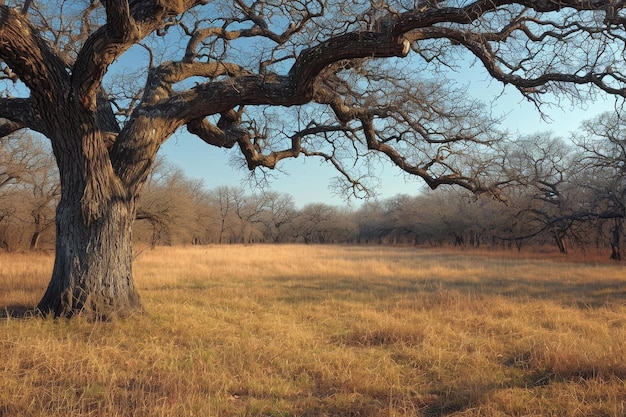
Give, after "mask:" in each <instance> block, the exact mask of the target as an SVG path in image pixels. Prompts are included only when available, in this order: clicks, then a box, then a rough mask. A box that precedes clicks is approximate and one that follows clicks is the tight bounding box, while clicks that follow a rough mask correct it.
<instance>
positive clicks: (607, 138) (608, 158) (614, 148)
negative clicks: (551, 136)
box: [574, 111, 626, 260]
mask: <svg viewBox="0 0 626 417" xmlns="http://www.w3.org/2000/svg"><path fill="white" fill-rule="evenodd" d="M574 140H575V142H576V144H577V146H578V147H579V148H580V149H582V151H583V156H582V160H581V163H580V165H579V166H580V168H581V169H580V172H579V174H578V175H577V178H576V184H577V186H578V187H580V188H581V189H582V190H583V192H585V191H586V200H587V201H588V204H586V205H585V207H584V210H583V209H582V208H581V210H579V212H578V213H577V217H578V218H580V219H591V220H594V219H596V220H600V221H601V222H602V223H603V224H608V225H610V226H609V228H610V231H609V241H610V247H611V259H615V260H621V259H622V258H623V247H622V236H623V235H624V221H625V219H626V114H625V113H624V112H622V111H617V112H612V113H605V114H602V115H600V116H598V117H596V118H594V119H591V120H588V121H586V122H584V123H583V124H582V129H581V131H580V132H579V133H578V134H576V135H575V138H574Z"/></svg>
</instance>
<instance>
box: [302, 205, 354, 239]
mask: <svg viewBox="0 0 626 417" xmlns="http://www.w3.org/2000/svg"><path fill="white" fill-rule="evenodd" d="M294 223H295V230H296V234H297V236H298V237H300V238H301V239H302V240H303V241H304V243H338V242H346V241H348V240H350V239H352V238H353V237H354V236H355V235H356V232H357V227H356V224H355V223H354V221H353V218H352V216H350V213H346V212H341V211H340V210H339V209H338V208H337V207H335V206H330V205H328V204H323V203H314V204H309V205H307V206H305V207H304V208H302V210H300V211H299V212H298V215H297V217H296V218H295V220H294Z"/></svg>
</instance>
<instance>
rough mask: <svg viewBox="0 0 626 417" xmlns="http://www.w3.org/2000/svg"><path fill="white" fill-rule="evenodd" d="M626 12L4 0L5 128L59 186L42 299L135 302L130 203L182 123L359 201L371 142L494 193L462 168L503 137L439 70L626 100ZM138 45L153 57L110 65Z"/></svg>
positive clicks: (453, 2) (520, 2)
mask: <svg viewBox="0 0 626 417" xmlns="http://www.w3.org/2000/svg"><path fill="white" fill-rule="evenodd" d="M624 5H625V3H624V2H615V1H610V0H590V1H579V0H563V1H558V2H555V1H546V0H513V1H504V2H503V1H493V0H474V1H469V2H465V1H457V0H442V1H402V0H390V1H378V0H376V1H374V0H372V1H365V2H345V1H335V0H316V1H308V2H303V1H281V0H279V1H271V2H270V1H266V0H260V1H248V0H216V1H212V2H209V1H206V0H177V1H169V2H168V1H163V0H130V1H129V0H103V1H102V2H99V1H97V0H95V1H92V0H90V1H87V0H72V1H68V0H52V1H46V2H37V1H34V2H30V1H29V2H28V7H25V5H24V3H23V2H21V1H11V0H6V1H4V2H3V4H1V5H0V78H1V80H0V81H2V83H3V84H4V85H3V87H4V88H2V89H1V90H0V91H2V93H0V94H1V96H0V136H5V135H7V134H9V133H11V132H14V131H17V130H20V129H24V128H28V129H31V130H34V131H37V132H40V133H41V134H43V135H44V136H46V137H47V138H48V139H49V140H50V143H51V145H52V151H53V153H54V156H55V158H56V160H57V165H58V168H59V176H60V182H61V198H60V202H59V205H58V208H57V214H56V225H57V229H56V238H57V243H56V251H55V264H54V269H53V271H52V278H51V281H50V284H49V286H48V288H47V290H46V292H45V294H44V296H43V298H42V300H41V301H40V303H39V305H38V308H39V310H40V311H41V312H43V313H52V314H54V315H55V316H72V315H74V314H77V313H83V314H85V315H87V316H88V317H92V318H95V319H98V318H101V319H102V318H108V317H112V316H115V315H123V314H126V313H128V312H129V311H132V310H134V309H137V308H140V300H139V295H138V294H137V291H136V289H135V286H134V281H133V276H132V250H131V246H132V239H131V236H132V234H131V229H132V225H133V221H134V219H135V217H136V214H137V208H138V206H137V201H138V198H139V196H140V194H141V191H142V189H143V186H144V184H145V182H146V179H147V178H148V175H149V173H150V170H151V168H152V165H153V163H154V160H155V158H156V155H157V152H158V150H159V148H160V147H161V145H162V144H163V143H164V142H165V141H166V140H167V139H168V138H169V137H171V136H172V135H173V134H174V133H175V132H176V131H178V130H180V129H183V128H186V129H187V131H188V132H190V133H191V134H193V135H195V136H197V137H199V138H200V139H202V140H203V141H205V142H206V143H207V144H209V145H212V146H217V147H224V148H231V147H234V146H235V145H237V147H238V148H239V150H240V151H241V154H242V156H243V158H244V159H245V163H246V164H247V166H248V167H249V168H250V169H254V168H256V167H261V168H270V169H271V168H275V167H276V165H277V164H278V163H279V162H280V161H281V160H283V159H285V158H292V157H297V156H299V155H305V156H310V157H318V158H322V159H323V160H325V161H328V162H329V163H331V164H332V165H333V166H334V167H335V168H336V169H337V170H338V171H339V173H340V175H341V176H342V177H343V178H344V179H345V181H344V184H347V186H348V191H349V192H352V193H354V194H361V193H363V192H367V190H366V188H364V187H365V186H366V183H365V182H364V180H365V179H366V178H368V176H369V175H370V174H371V172H372V171H371V170H369V168H368V164H367V162H373V163H376V162H377V158H376V157H375V156H374V155H376V154H378V155H380V156H381V157H384V158H385V159H387V160H389V161H391V162H392V163H393V164H395V165H397V166H398V167H399V168H400V169H402V170H404V171H405V172H407V173H409V174H412V175H417V176H419V177H421V178H422V179H423V180H424V181H425V182H426V183H427V184H428V185H429V186H430V187H431V188H435V187H437V186H438V185H440V184H456V185H459V186H462V187H465V188H467V189H469V190H472V191H477V192H478V191H483V190H488V189H491V187H490V185H489V184H487V183H485V181H484V180H485V177H484V176H482V174H481V173H480V172H477V171H476V170H474V169H472V168H473V167H477V168H480V165H475V164H469V162H471V160H472V159H474V158H475V155H474V154H475V152H477V150H478V149H479V146H478V145H479V144H488V143H490V142H491V141H493V140H497V139H499V138H501V137H502V135H499V134H497V133H496V132H495V123H496V121H495V120H490V119H489V118H487V117H482V115H483V114H484V113H485V109H484V108H483V107H482V106H481V105H480V104H478V103H476V102H473V101H471V100H467V99H466V98H467V97H466V94H465V91H464V89H454V88H451V86H452V85H453V83H452V82H451V80H448V79H445V74H446V73H445V71H444V70H445V69H446V68H454V69H458V68H461V65H462V64H463V63H465V62H468V60H470V59H471V58H470V57H474V58H475V59H476V60H477V61H479V62H480V64H481V65H482V66H484V68H485V69H486V71H487V72H488V74H489V75H490V76H491V77H492V78H493V79H495V80H497V81H500V82H503V83H505V84H508V85H512V86H514V87H516V88H517V89H518V90H519V92H520V93H521V94H522V96H524V97H527V98H529V99H531V100H534V101H535V102H536V103H538V104H540V103H541V102H542V101H543V98H544V97H546V95H544V93H563V94H565V95H567V96H570V97H574V98H576V97H579V90H578V88H579V87H580V86H583V85H593V86H595V87H598V88H600V89H602V90H604V91H607V92H609V93H611V94H618V95H622V96H624V95H626V88H625V87H624V85H625V82H624V80H625V79H626V78H625V77H626V71H625V70H624V64H625V63H624V60H623V59H622V58H621V55H620V53H621V52H620V51H623V49H624V39H625V36H624V29H623V27H624V19H625V18H624V10H623V9H624ZM131 49H132V55H133V56H134V57H135V56H137V55H139V54H141V53H142V51H146V53H145V55H144V56H146V59H145V60H141V61H137V60H134V62H131V61H132V60H131V59H129V60H128V61H127V62H128V65H135V67H134V70H135V71H134V72H133V68H127V69H124V71H123V72H122V71H118V72H117V73H110V72H109V71H110V70H111V71H113V70H114V68H115V67H116V65H114V64H115V63H116V62H120V61H121V60H123V58H125V57H124V56H123V54H124V53H125V52H127V51H129V50H131ZM468 55H469V56H468ZM383 58H385V59H384V60H381V59H383ZM401 58H407V59H405V60H404V61H403V60H402V59H401ZM117 68H118V70H119V66H118V67H117ZM462 71H463V70H460V73H461V75H462ZM276 107H281V110H280V111H277V110H273V108H276ZM287 118H288V119H287ZM265 121H268V124H266V123H265ZM355 160H356V162H355ZM353 168H354V169H353Z"/></svg>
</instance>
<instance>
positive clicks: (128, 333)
mask: <svg viewBox="0 0 626 417" xmlns="http://www.w3.org/2000/svg"><path fill="white" fill-rule="evenodd" d="M514 255H515V254H512V253H508V252H499V253H495V254H494V253H488V252H482V253H471V252H461V251H446V250H429V249H415V248H386V247H360V246H302V245H285V246H262V245H259V246H208V247H188V248H158V249H156V250H153V251H145V252H143V253H141V254H140V255H139V256H138V258H137V259H136V262H135V273H136V280H137V285H138V287H139V291H140V294H141V296H142V299H143V303H144V306H145V308H146V314H144V315H138V316H136V317H132V318H130V319H127V320H122V321H117V322H113V323H95V324H94V323H87V322H86V321H84V320H81V319H77V320H70V321H66V320H57V321H55V320H51V319H47V320H40V319H34V318H30V319H28V318H27V319H17V318H6V316H7V315H10V314H12V313H15V312H19V311H20V310H22V308H23V307H24V306H32V305H34V304H36V302H37V301H38V297H40V296H41V295H42V294H43V291H44V289H45V285H46V284H47V280H48V278H49V274H50V271H51V268H52V262H53V259H52V257H51V256H49V255H36V254H0V307H1V308H2V309H3V310H5V313H4V316H5V318H4V319H2V320H0V416H7V417H8V416H16V417H18V416H47V417H51V416H59V417H60V416H64V417H66V416H138V417H139V416H141V417H146V416H568V417H570V416H624V415H625V414H626V407H625V405H626V382H625V380H626V343H625V342H626V270H625V268H624V266H622V265H621V264H616V263H592V262H581V261H580V259H574V257H573V258H571V259H569V260H568V259H567V258H551V259H543V260H542V259H536V258H535V259H532V258H522V257H518V256H514ZM577 258H580V257H577Z"/></svg>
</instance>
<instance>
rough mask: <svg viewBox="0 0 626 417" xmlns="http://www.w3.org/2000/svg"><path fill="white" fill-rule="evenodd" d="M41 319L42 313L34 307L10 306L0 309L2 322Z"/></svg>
mask: <svg viewBox="0 0 626 417" xmlns="http://www.w3.org/2000/svg"><path fill="white" fill-rule="evenodd" d="M32 317H41V313H40V312H39V311H38V310H37V309H35V308H33V307H32V306H26V305H10V306H4V307H0V320H12V319H28V318H32Z"/></svg>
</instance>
